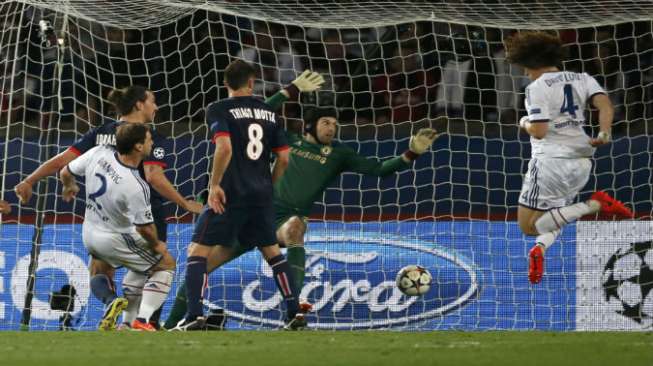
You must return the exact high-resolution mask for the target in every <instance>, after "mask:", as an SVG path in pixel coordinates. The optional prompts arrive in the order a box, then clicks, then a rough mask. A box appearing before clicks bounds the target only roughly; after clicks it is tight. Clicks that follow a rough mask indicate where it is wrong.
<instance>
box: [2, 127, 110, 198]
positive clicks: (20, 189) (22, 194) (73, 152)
mask: <svg viewBox="0 0 653 366" xmlns="http://www.w3.org/2000/svg"><path fill="white" fill-rule="evenodd" d="M97 131H98V129H97V128H95V129H93V130H91V131H89V132H88V133H86V134H85V135H84V136H82V137H81V138H80V139H79V140H77V141H76V142H75V143H74V144H73V145H72V146H71V147H69V148H68V149H66V150H65V151H63V152H61V153H59V154H57V155H56V156H55V157H53V158H51V159H50V160H48V161H46V162H45V163H43V164H41V165H40V166H39V167H38V168H37V169H36V170H35V171H34V172H32V174H30V175H29V176H27V178H25V179H24V180H23V181H21V182H20V183H18V184H17V185H16V187H14V191H15V192H16V196H18V199H19V200H20V203H21V204H27V203H28V202H29V200H30V199H31V198H32V189H33V186H34V184H36V182H38V181H39V180H41V179H43V178H45V177H48V176H51V175H55V174H56V173H57V172H58V171H60V170H61V169H62V168H63V167H65V166H66V164H68V163H70V162H71V161H73V160H75V158H77V157H78V156H80V155H82V154H83V153H85V152H86V151H88V150H90V149H91V148H93V147H94V146H95V138H96V136H97Z"/></svg>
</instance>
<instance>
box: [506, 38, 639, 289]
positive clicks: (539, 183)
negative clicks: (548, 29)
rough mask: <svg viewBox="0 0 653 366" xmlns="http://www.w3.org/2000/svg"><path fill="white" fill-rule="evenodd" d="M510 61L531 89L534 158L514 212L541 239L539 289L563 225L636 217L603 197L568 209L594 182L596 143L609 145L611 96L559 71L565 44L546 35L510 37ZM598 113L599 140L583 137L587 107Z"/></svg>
mask: <svg viewBox="0 0 653 366" xmlns="http://www.w3.org/2000/svg"><path fill="white" fill-rule="evenodd" d="M506 50H507V59H508V61H509V62H510V63H513V64H517V65H519V66H521V67H523V68H524V70H525V72H526V75H527V76H528V78H529V79H531V80H532V82H531V83H530V84H529V85H528V87H527V88H526V101H525V105H526V111H527V112H528V115H527V116H525V117H523V118H522V119H521V120H520V122H519V125H520V126H521V128H523V129H524V130H525V131H526V132H527V133H528V134H529V135H530V136H531V147H532V153H531V156H532V158H531V161H530V162H529V164H528V171H527V172H526V175H525V177H524V183H523V186H522V190H521V193H520V196H519V208H518V211H517V215H518V221H519V226H520V228H521V230H522V231H523V232H524V234H526V235H533V236H536V239H535V246H534V247H533V248H532V249H531V250H530V252H529V262H528V279H529V280H530V282H531V283H533V284H536V283H539V282H540V281H541V280H542V275H543V273H544V252H545V251H546V249H547V248H549V247H550V246H551V245H552V244H553V242H554V241H555V240H556V238H557V237H558V235H559V234H560V231H561V230H562V228H563V227H564V226H565V225H568V224H569V223H571V222H573V221H575V220H577V219H578V218H580V217H582V216H584V215H587V214H593V213H596V212H599V211H601V212H603V213H605V214H609V215H618V216H624V217H632V216H633V213H632V211H631V210H630V209H628V208H627V207H626V206H624V204H623V203H621V202H619V201H617V200H615V199H614V198H612V197H610V196H609V195H608V194H607V193H605V192H601V191H598V192H594V194H592V196H591V197H590V199H589V200H587V201H585V202H579V203H575V204H571V203H572V202H573V201H574V199H575V198H576V196H577V195H578V192H580V190H581V189H582V188H583V187H584V186H585V184H586V183H587V181H588V180H589V175H590V171H591V170H592V162H591V160H590V158H591V157H592V155H594V151H595V150H596V147H597V146H601V145H605V144H607V143H609V142H610V138H611V137H610V132H611V126H612V119H613V115H614V109H613V107H612V103H611V102H610V99H609V98H608V96H607V95H606V92H605V91H604V90H603V88H601V86H599V84H598V83H597V81H596V80H595V79H594V78H593V77H591V76H589V75H588V74H586V73H575V72H567V71H560V70H559V69H558V65H560V64H561V62H562V58H563V48H562V42H561V41H560V39H559V38H557V37H556V36H553V35H551V34H549V33H545V32H521V33H517V34H515V35H514V36H513V37H512V38H509V39H508V40H506ZM587 103H591V104H592V105H594V107H596V108H597V109H598V110H599V126H600V132H599V133H598V136H597V138H590V137H589V136H587V135H586V134H585V131H584V130H583V126H584V125H585V106H586V104H587Z"/></svg>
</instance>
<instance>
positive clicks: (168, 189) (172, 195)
mask: <svg viewBox="0 0 653 366" xmlns="http://www.w3.org/2000/svg"><path fill="white" fill-rule="evenodd" d="M143 168H144V170H145V180H147V182H148V183H149V184H150V185H151V186H152V188H154V190H156V191H157V192H159V193H160V194H161V195H162V196H163V197H165V198H166V199H167V200H168V201H171V202H174V203H176V204H177V205H178V206H179V207H181V208H183V209H184V210H186V211H190V212H192V213H195V214H198V213H200V212H202V204H201V203H199V202H195V201H193V200H187V199H186V198H184V197H183V196H182V195H181V194H179V192H177V190H176V189H175V187H174V186H173V185H172V183H170V181H169V180H168V177H166V175H165V173H164V172H163V167H162V166H160V165H156V164H145V165H143Z"/></svg>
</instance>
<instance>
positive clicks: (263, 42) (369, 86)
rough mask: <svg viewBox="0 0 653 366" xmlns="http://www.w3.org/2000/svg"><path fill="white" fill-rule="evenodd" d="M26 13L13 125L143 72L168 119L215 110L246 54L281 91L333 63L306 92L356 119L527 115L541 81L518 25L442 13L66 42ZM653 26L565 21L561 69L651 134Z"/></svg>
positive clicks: (9, 77)
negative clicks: (226, 74)
mask: <svg viewBox="0 0 653 366" xmlns="http://www.w3.org/2000/svg"><path fill="white" fill-rule="evenodd" d="M32 12H34V13H33V14H31V16H25V17H23V18H22V19H24V20H25V19H28V20H29V19H37V18H38V17H39V15H40V16H43V17H46V18H49V19H50V20H51V21H52V23H53V26H54V28H55V29H57V30H60V29H62V21H61V17H57V16H55V14H47V13H46V14H36V10H32ZM13 19H14V20H13V24H12V20H11V19H9V18H8V16H5V19H4V27H5V29H4V30H3V33H2V36H1V37H0V63H1V64H0V93H1V94H0V108H1V113H0V118H1V119H2V121H1V123H3V124H4V123H6V121H7V119H8V118H9V119H10V120H11V121H14V122H16V121H25V122H27V123H28V124H30V125H40V126H41V127H43V126H48V125H50V124H51V123H53V122H54V121H57V122H70V121H74V122H75V123H77V124H82V125H83V124H86V125H97V124H98V123H99V121H100V119H101V116H102V115H108V114H110V113H111V111H110V110H109V108H108V104H107V103H106V101H105V100H104V98H105V97H106V95H107V94H108V92H109V91H110V90H111V88H113V87H114V86H118V87H121V86H125V85H127V84H132V83H135V84H141V85H145V86H148V87H149V88H150V89H152V90H154V91H155V94H156V96H157V100H158V102H159V105H160V106H161V109H160V112H159V116H158V122H160V123H168V122H171V123H177V122H180V121H182V122H201V121H202V120H203V110H204V107H205V106H206V105H208V104H209V103H210V102H212V101H214V100H217V99H219V98H224V97H226V90H225V89H224V88H223V87H222V86H221V84H222V83H221V80H222V74H221V70H223V69H224V67H225V66H226V65H227V64H228V62H229V61H230V60H232V59H233V58H242V59H244V60H246V61H249V62H251V63H253V64H255V65H256V68H257V70H258V74H259V79H260V82H259V83H257V84H256V90H255V93H256V94H257V95H260V96H270V95H272V94H273V93H274V92H276V91H277V90H278V89H279V88H280V87H281V86H282V85H284V84H287V83H289V82H290V81H292V80H293V78H294V77H295V76H296V75H298V74H299V73H301V71H303V70H304V69H312V70H315V71H318V72H320V73H323V74H324V75H325V76H326V79H327V83H326V84H325V85H324V87H323V90H322V91H320V92H318V93H316V94H315V95H306V96H303V100H302V103H308V104H322V105H335V106H337V107H338V109H339V110H340V113H341V115H340V122H341V123H342V124H343V125H346V124H354V125H357V126H360V125H368V124H369V125H372V126H379V125H385V124H390V125H395V124H401V123H404V122H407V121H418V120H422V119H425V118H436V117H438V116H447V117H449V118H450V119H452V120H454V119H455V120H459V121H462V122H460V123H465V121H479V122H482V123H484V124H496V125H514V124H516V123H517V121H518V119H519V117H520V116H521V115H523V114H525V111H524V110H523V97H524V94H523V91H524V88H525V86H526V85H527V84H528V82H529V81H528V79H527V78H525V77H524V76H523V73H522V70H520V69H519V68H516V67H513V66H511V65H509V64H508V63H507V62H506V61H505V52H504V48H503V42H502V40H503V39H505V38H506V37H508V36H509V35H511V34H512V33H513V32H515V31H516V30H513V29H496V28H490V27H481V26H466V25H459V24H448V23H440V22H414V23H408V24H400V25H392V26H385V27H375V28H360V29H316V28H305V27H299V26H293V25H281V24H274V23H270V22H263V21H253V20H250V19H246V18H241V17H235V16H229V15H222V14H217V13H209V12H203V11H197V12H196V13H195V14H193V15H192V16H189V17H186V18H183V19H181V20H179V21H177V22H175V23H174V24H170V25H168V26H164V27H161V28H155V29H154V28H153V29H148V30H138V31H137V30H120V29H116V28H110V27H105V26H102V25H100V24H97V23H91V22H89V21H86V20H82V19H74V18H68V23H67V25H66V28H67V31H66V32H65V34H63V37H62V38H63V40H62V44H63V45H62V46H61V47H60V48H58V47H56V46H52V47H44V46H43V43H42V40H41V37H40V35H39V32H38V29H37V28H38V26H37V24H33V23H34V22H33V21H32V20H30V21H24V23H22V24H18V20H17V19H18V18H13ZM0 24H2V23H0ZM651 25H652V22H650V21H649V22H631V23H623V24H619V25H616V26H601V27H592V28H583V29H566V30H559V31H558V34H559V35H560V37H561V38H562V40H563V41H564V43H565V44H566V45H567V50H568V60H567V61H566V62H565V63H564V65H561V67H563V68H564V69H567V70H573V71H581V72H587V73H589V74H590V75H592V76H594V77H596V78H597V79H598V81H599V83H600V84H602V85H603V86H604V88H605V89H606V90H607V91H608V92H609V95H610V98H611V99H612V101H613V103H614V104H615V106H616V115H615V122H616V126H615V128H616V129H617V131H615V132H617V133H619V132H620V131H621V132H624V133H626V132H628V133H645V132H646V128H642V129H641V131H638V130H633V131H630V129H631V128H632V127H629V126H634V125H638V126H640V125H641V126H646V123H647V121H650V120H651V119H653V33H652V29H651ZM16 45H18V48H17V49H16V47H15V46H16ZM14 54H15V55H17V56H18V57H14ZM57 65H59V66H57ZM59 73H60V77H59ZM59 96H60V97H61V98H59ZM10 103H11V107H10ZM284 113H285V115H286V116H287V117H289V118H291V119H292V118H299V117H300V116H301V108H299V107H298V106H297V105H292V104H290V105H288V106H287V107H286V108H285V111H284ZM590 119H591V121H592V123H595V119H596V118H595V117H592V116H590Z"/></svg>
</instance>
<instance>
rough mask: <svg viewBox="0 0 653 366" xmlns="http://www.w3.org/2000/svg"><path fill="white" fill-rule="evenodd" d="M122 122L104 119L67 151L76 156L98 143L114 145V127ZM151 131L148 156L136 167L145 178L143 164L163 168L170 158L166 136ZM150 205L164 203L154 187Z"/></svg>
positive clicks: (155, 205)
mask: <svg viewBox="0 0 653 366" xmlns="http://www.w3.org/2000/svg"><path fill="white" fill-rule="evenodd" d="M122 123H128V122H121V121H116V120H113V119H110V118H107V119H105V123H104V124H102V125H100V126H98V127H96V128H94V129H92V130H91V131H89V132H87V133H86V134H84V136H82V137H81V138H80V139H79V140H77V141H75V143H74V144H73V145H72V146H71V147H69V148H68V150H69V151H72V152H73V153H75V154H76V155H77V156H79V155H82V154H83V153H85V152H87V151H88V150H90V149H92V148H93V147H95V146H99V145H109V146H116V129H117V128H118V126H120V125H121V124H122ZM151 133H152V153H151V154H150V156H149V157H147V158H146V159H144V160H143V163H142V164H141V165H140V166H139V167H138V171H139V173H140V175H141V177H143V178H145V171H144V169H143V166H144V165H150V164H151V165H159V166H160V167H162V168H163V169H164V170H165V169H166V168H167V167H168V162H169V160H170V155H169V152H170V151H171V149H170V146H168V145H169V142H168V140H167V139H166V138H164V137H163V136H161V134H159V133H158V132H157V131H156V130H154V129H153V128H152V129H151ZM151 191H152V202H151V203H152V206H154V207H155V208H159V207H160V206H162V205H163V203H165V199H164V198H163V197H162V196H161V195H160V194H159V192H157V191H156V190H155V189H152V190H151Z"/></svg>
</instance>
